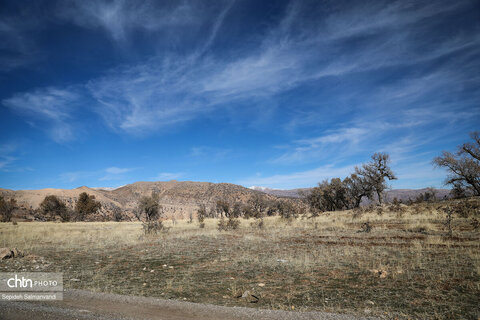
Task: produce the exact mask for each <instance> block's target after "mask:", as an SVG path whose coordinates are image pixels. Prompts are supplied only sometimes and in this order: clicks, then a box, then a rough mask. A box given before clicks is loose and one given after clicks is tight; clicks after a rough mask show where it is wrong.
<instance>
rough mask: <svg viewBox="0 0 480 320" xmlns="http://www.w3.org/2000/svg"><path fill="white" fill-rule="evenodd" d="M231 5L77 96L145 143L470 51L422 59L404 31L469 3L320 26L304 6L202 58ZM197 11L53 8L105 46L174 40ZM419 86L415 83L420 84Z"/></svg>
mask: <svg viewBox="0 0 480 320" xmlns="http://www.w3.org/2000/svg"><path fill="white" fill-rule="evenodd" d="M232 3H233V2H225V3H222V6H221V8H220V10H218V9H216V16H215V19H214V20H213V23H212V24H211V27H210V28H208V29H209V30H210V33H209V34H208V35H207V36H206V39H204V40H205V41H203V42H202V43H201V45H199V46H197V47H195V48H194V49H193V50H192V51H191V52H190V53H182V54H178V53H174V52H169V53H164V54H163V55H162V56H157V57H154V58H151V59H147V60H146V61H144V62H142V63H136V64H125V65H123V66H121V67H118V68H115V69H112V70H110V71H109V72H107V73H106V74H105V75H104V76H102V77H99V78H94V79H91V80H90V81H88V83H87V84H86V87H87V88H88V90H89V92H90V94H91V95H92V96H93V98H94V99H95V100H96V101H97V103H98V104H97V106H96V107H95V110H96V112H97V113H98V114H100V115H101V116H102V118H103V119H104V120H105V122H106V124H107V125H108V126H110V127H111V128H112V129H114V130H116V131H118V132H127V133H130V134H135V135H145V134H149V133H151V132H156V131H159V130H165V129H166V128H171V127H173V126H175V125H179V124H182V123H185V122H187V121H190V120H193V119H196V118H199V117H203V116H206V115H209V114H215V113H216V112H217V111H219V110H222V109H225V108H230V109H231V105H235V103H236V102H238V101H241V102H243V104H245V103H248V102H252V101H255V102H257V103H258V101H262V100H261V99H263V98H265V99H268V98H270V97H272V96H275V95H276V94H278V93H281V92H285V91H286V90H288V89H291V88H295V87H297V86H299V85H301V84H304V83H307V82H311V81H316V80H318V79H322V78H325V77H341V76H344V75H347V74H351V73H355V72H364V71H367V70H378V69H381V68H387V67H392V66H399V65H405V64H410V65H414V64H416V63H419V62H425V61H428V60H432V59H437V58H439V57H441V56H443V55H447V54H450V53H451V52H454V51H455V50H461V49H462V48H465V47H469V46H470V47H472V46H473V47H475V46H477V47H478V44H479V37H478V36H475V35H473V34H460V35H456V36H455V37H453V38H452V37H445V39H436V41H437V42H438V43H436V45H435V48H436V49H434V50H429V51H426V50H424V48H423V44H422V43H423V41H419V40H418V38H417V37H416V34H414V33H412V32H411V30H415V31H416V32H417V33H422V32H426V31H425V30H430V29H431V28H434V27H435V25H434V23H433V22H429V21H430V20H429V19H425V18H427V17H428V18H431V17H434V16H436V15H440V14H444V13H445V12H452V11H455V10H458V9H459V8H462V7H463V6H465V5H466V4H468V1H458V2H456V3H455V4H445V3H418V4H404V3H403V2H393V3H391V4H388V5H386V6H385V5H380V4H379V3H376V2H369V3H368V4H367V5H363V4H362V5H361V6H351V7H349V8H347V9H345V8H335V7H334V9H333V10H332V12H330V13H328V14H327V17H326V18H325V19H313V18H312V19H304V18H305V16H308V13H309V12H310V11H311V10H312V9H311V6H310V5H307V4H304V3H301V2H292V4H291V5H290V6H288V7H287V9H286V13H285V15H284V17H283V19H281V20H280V22H278V24H277V25H274V26H272V27H271V28H270V29H269V30H267V31H266V32H265V33H264V34H263V35H261V36H260V37H259V39H260V40H259V41H258V45H256V46H254V47H252V48H250V49H249V50H241V51H239V52H238V53H236V54H235V55H232V56H229V57H220V58H219V57H218V56H214V55H212V54H209V52H208V48H209V47H211V46H212V45H213V43H214V40H215V39H216V38H217V36H218V34H219V33H220V32H221V27H222V24H223V23H224V20H225V17H226V15H227V14H228V12H229V10H230V8H231V7H232ZM198 6H199V7H198ZM198 10H200V11H198ZM204 10H205V8H204V7H203V6H201V5H198V4H194V3H183V2H182V3H175V4H172V5H170V4H168V5H164V6H158V4H157V3H155V2H150V1H145V2H142V3H139V4H133V3H131V2H126V1H120V0H115V1H109V2H102V1H74V2H68V4H67V5H62V6H60V7H59V9H58V14H59V15H60V16H62V17H64V18H65V19H67V20H69V21H73V22H74V23H76V24H78V25H80V26H83V27H87V28H103V29H105V30H107V31H108V32H109V34H110V35H111V36H112V38H114V39H116V40H119V41H123V40H124V39H125V38H126V37H127V35H128V34H129V33H130V32H132V31H133V30H136V29H141V30H161V29H168V30H169V31H172V32H173V30H175V29H174V26H177V25H184V24H187V25H189V26H190V27H191V26H192V24H195V23H200V24H202V25H204V24H205V20H207V18H211V16H212V12H211V11H209V13H208V14H205V12H206V11H204ZM193 12H196V13H197V12H200V13H202V14H200V13H199V14H195V15H193V14H192V13H193ZM196 19H197V20H198V19H200V20H202V21H201V22H198V21H197V22H195V20H196ZM407 26H408V27H407ZM385 30H388V31H389V32H388V34H387V33H385V32H384V31H385ZM357 38H358V39H357ZM352 39H353V40H355V39H357V40H355V41H356V42H357V43H356V48H355V50H351V49H349V50H345V48H346V47H348V45H349V44H348V41H353V40H352ZM400 44H401V45H400ZM458 73H460V72H458ZM426 77H428V76H426ZM427 81H428V79H427V78H425V77H424V83H427ZM423 87H425V84H424V85H423ZM411 88H412V90H415V88H418V87H416V86H414V85H411ZM402 89H403V92H399V93H398V94H399V95H406V94H408V92H407V91H408V88H406V87H405V86H404V87H403V88H402ZM58 90H68V89H58ZM411 94H414V93H413V92H412V93H411ZM399 95H397V96H396V97H399V98H400V96H399ZM258 99H260V100H258ZM393 99H396V98H395V96H394V97H393ZM267 107H268V104H265V103H264V104H262V106H261V107H260V108H258V111H257V112H259V113H265V108H267ZM309 116H311V115H309ZM250 118H256V117H250ZM294 123H296V124H298V125H300V124H302V123H304V121H302V120H301V119H299V118H297V119H296V120H294V121H291V122H290V123H289V124H287V126H289V125H290V126H291V125H292V124H294ZM59 127H61V126H59ZM65 129H66V128H64V130H65Z"/></svg>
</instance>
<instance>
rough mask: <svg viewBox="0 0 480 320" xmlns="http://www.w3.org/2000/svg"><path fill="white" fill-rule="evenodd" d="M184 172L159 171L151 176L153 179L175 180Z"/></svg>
mask: <svg viewBox="0 0 480 320" xmlns="http://www.w3.org/2000/svg"><path fill="white" fill-rule="evenodd" d="M184 175H185V174H184V173H183V172H161V173H159V174H158V175H157V176H155V177H154V178H153V180H158V181H167V180H176V179H179V178H181V177H183V176H184Z"/></svg>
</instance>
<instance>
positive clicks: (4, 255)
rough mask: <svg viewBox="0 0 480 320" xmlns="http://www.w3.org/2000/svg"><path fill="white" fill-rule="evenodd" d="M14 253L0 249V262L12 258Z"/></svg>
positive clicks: (6, 249)
mask: <svg viewBox="0 0 480 320" xmlns="http://www.w3.org/2000/svg"><path fill="white" fill-rule="evenodd" d="M13 255H14V253H13V252H12V250H10V249H8V248H0V260H3V259H9V258H13Z"/></svg>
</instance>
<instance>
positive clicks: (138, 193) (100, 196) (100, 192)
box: [0, 180, 276, 218]
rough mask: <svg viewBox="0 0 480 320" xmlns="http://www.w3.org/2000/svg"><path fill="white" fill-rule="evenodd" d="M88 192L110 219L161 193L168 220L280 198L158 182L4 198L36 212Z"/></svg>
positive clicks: (230, 187) (9, 193) (220, 186)
mask: <svg viewBox="0 0 480 320" xmlns="http://www.w3.org/2000/svg"><path fill="white" fill-rule="evenodd" d="M82 192H86V193H88V194H90V195H94V196H95V198H96V200H98V201H100V202H101V204H102V210H101V212H100V215H103V216H106V217H109V216H111V215H112V212H113V209H114V208H115V207H118V208H121V209H122V210H123V211H124V212H125V213H126V214H127V215H128V216H129V217H132V218H133V216H134V214H133V212H134V210H135V208H136V207H137V204H138V200H139V199H140V198H141V197H142V196H148V195H151V194H152V192H158V194H159V195H160V204H161V205H162V206H163V208H164V211H165V216H166V217H172V216H174V217H176V218H188V217H189V215H190V213H192V214H195V213H196V211H197V209H198V206H199V204H205V205H206V206H207V208H209V207H212V206H214V205H215V203H216V201H217V200H220V199H222V200H227V201H229V202H231V203H234V202H241V203H246V202H247V201H248V200H249V199H250V198H251V197H252V196H253V195H254V194H259V195H261V196H262V197H264V198H265V199H266V200H272V199H275V198H276V196H273V195H269V194H265V193H261V192H258V191H255V190H250V189H248V188H244V187H242V186H239V185H235V184H230V183H210V182H191V181H181V182H180V181H175V180H172V181H165V182H162V181H158V182H136V183H132V184H129V185H125V186H123V187H119V188H115V189H112V190H110V189H108V188H89V187H85V186H83V187H79V188H76V189H41V190H18V191H14V190H8V189H0V195H2V196H4V197H6V198H14V199H16V200H17V203H18V204H19V205H20V206H21V207H22V208H24V209H36V208H38V207H39V205H40V203H41V202H42V201H43V199H44V198H45V196H47V195H55V196H57V197H59V198H60V199H61V200H63V201H64V202H65V203H66V204H67V205H68V206H69V207H70V208H73V207H74V206H75V203H76V201H77V199H78V196H79V195H80V193H82Z"/></svg>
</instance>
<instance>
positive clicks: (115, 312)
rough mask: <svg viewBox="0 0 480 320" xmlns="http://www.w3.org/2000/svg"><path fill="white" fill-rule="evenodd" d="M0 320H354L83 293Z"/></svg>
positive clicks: (12, 304)
mask: <svg viewBox="0 0 480 320" xmlns="http://www.w3.org/2000/svg"><path fill="white" fill-rule="evenodd" d="M0 319H1V320H7V319H8V320H20V319H22V320H23V319H32V320H33V319H35V320H37V319H38V320H47V319H48V320H50V319H51V320H57V319H58V320H64V319H65V320H67V319H95V320H97V319H98V320H111V319H135V320H136V319H162V320H177V319H178V320H180V319H199V320H206V319H211V320H227V319H232V320H237V319H238V320H240V319H251V320H259V319H265V320H267V319H268V320H289V319H301V320H303V319H305V320H306V319H322V320H323V319H324V320H358V319H376V318H358V317H353V316H348V315H341V314H334V313H324V312H288V311H273V310H261V309H252V308H243V307H222V306H214V305H209V304H198V303H191V302H183V301H174V300H161V299H156V298H148V297H136V296H122V295H115V294H106V293H94V292H89V291H83V290H69V291H65V292H64V300H63V301H54V302H24V301H22V302H16V301H0Z"/></svg>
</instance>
